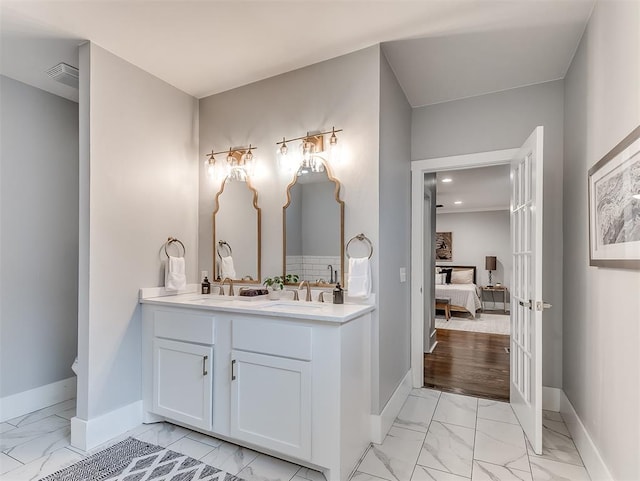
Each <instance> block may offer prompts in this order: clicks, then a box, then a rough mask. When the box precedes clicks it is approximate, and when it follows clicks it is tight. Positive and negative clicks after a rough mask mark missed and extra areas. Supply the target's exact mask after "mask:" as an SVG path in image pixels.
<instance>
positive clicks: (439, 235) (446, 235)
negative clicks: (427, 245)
mask: <svg viewBox="0 0 640 481" xmlns="http://www.w3.org/2000/svg"><path fill="white" fill-rule="evenodd" d="M451 238H452V235H451V232H436V260H437V261H452V260H453V249H452V246H451V244H452V242H451V241H452V239H451Z"/></svg>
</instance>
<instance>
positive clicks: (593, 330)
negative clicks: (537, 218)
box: [563, 2, 640, 480]
mask: <svg viewBox="0 0 640 481" xmlns="http://www.w3.org/2000/svg"><path fill="white" fill-rule="evenodd" d="M565 116H566V122H565V151H564V218H565V219H566V222H565V230H564V246H565V249H564V253H565V255H564V294H565V297H564V333H563V339H564V347H563V354H564V362H563V371H564V375H563V389H564V392H565V393H566V395H567V397H568V398H569V401H571V404H572V405H573V407H574V408H575V410H576V412H577V413H578V415H579V416H580V419H581V420H582V422H583V423H584V425H585V428H586V429H587V431H588V432H589V435H590V436H591V439H592V440H593V442H594V443H595V445H596V447H597V449H598V450H599V451H600V454H601V455H602V458H603V459H604V461H605V463H606V464H607V465H608V467H609V470H610V471H611V474H612V475H613V478H614V479H620V480H626V479H629V480H630V479H640V457H638V453H640V349H638V344H639V343H640V272H639V271H638V270H637V269H634V270H624V269H608V268H596V267H589V241H588V238H589V237H588V209H587V172H588V170H589V169H590V168H591V167H592V166H593V165H594V164H595V163H596V162H597V161H598V160H600V159H601V158H602V157H603V156H604V155H606V154H607V152H609V150H611V149H612V148H613V147H614V146H615V145H616V144H617V143H618V142H620V141H621V140H622V139H623V138H624V137H626V136H627V135H628V134H629V133H630V132H631V131H632V130H633V129H634V128H635V127H637V126H638V125H640V3H638V2H598V3H597V4H596V7H595V10H594V12H593V15H592V17H591V20H590V21H589V25H588V27H587V29H586V31H585V34H584V36H583V38H582V41H581V42H580V46H579V48H578V51H577V53H576V56H575V58H574V60H573V62H572V64H571V67H570V69H569V72H568V74H567V76H566V78H565Z"/></svg>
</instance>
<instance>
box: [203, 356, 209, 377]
mask: <svg viewBox="0 0 640 481" xmlns="http://www.w3.org/2000/svg"><path fill="white" fill-rule="evenodd" d="M207 359H209V356H203V358H202V375H203V376H206V375H207V374H209V373H208V372H207Z"/></svg>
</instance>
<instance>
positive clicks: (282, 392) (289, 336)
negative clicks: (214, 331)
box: [230, 318, 312, 460]
mask: <svg viewBox="0 0 640 481" xmlns="http://www.w3.org/2000/svg"><path fill="white" fill-rule="evenodd" d="M311 337H312V327H311V326H304V325H298V324H296V323H292V322H290V321H277V320H265V319H260V320H256V319H251V318H234V319H232V321H231V338H232V341H231V344H232V345H231V347H232V351H231V425H230V432H231V436H233V437H234V438H237V439H241V440H243V441H247V442H250V443H253V444H256V445H259V446H263V447H265V448H268V449H272V450H275V451H278V452H281V453H283V454H287V455H290V456H295V457H296V458H300V459H306V460H311V384H312V377H311V362H310V361H311V360H312V355H311V350H312V346H311Z"/></svg>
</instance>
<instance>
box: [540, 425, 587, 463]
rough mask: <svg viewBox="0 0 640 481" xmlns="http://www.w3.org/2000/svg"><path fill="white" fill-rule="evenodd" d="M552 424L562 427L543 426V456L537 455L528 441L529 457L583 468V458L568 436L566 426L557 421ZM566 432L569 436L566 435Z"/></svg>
mask: <svg viewBox="0 0 640 481" xmlns="http://www.w3.org/2000/svg"><path fill="white" fill-rule="evenodd" d="M548 422H549V421H545V423H548ZM551 422H553V423H556V424H559V425H560V426H554V429H550V428H548V427H547V426H546V424H545V425H543V426H542V455H541V456H539V455H537V454H536V453H535V452H534V451H533V448H532V447H531V444H530V443H529V441H528V440H527V452H528V453H529V456H530V457H531V456H537V457H542V458H544V459H550V460H552V461H560V462H561V463H569V464H575V465H576V466H583V462H582V458H581V457H580V454H579V453H578V450H577V449H576V445H575V444H574V443H573V439H571V436H569V435H568V431H567V430H566V429H567V428H566V426H564V424H563V423H558V422H557V421H551ZM565 432H566V433H567V434H564V433H565Z"/></svg>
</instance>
